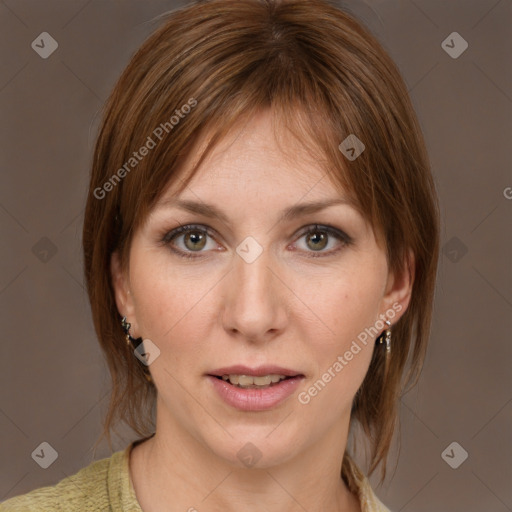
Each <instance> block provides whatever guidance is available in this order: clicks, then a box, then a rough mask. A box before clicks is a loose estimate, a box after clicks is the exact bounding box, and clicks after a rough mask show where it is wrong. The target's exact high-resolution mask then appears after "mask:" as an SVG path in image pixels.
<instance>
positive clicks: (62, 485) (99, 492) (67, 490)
mask: <svg viewBox="0 0 512 512" xmlns="http://www.w3.org/2000/svg"><path fill="white" fill-rule="evenodd" d="M124 454H125V450H123V451H118V452H115V453H114V454H112V455H111V456H110V457H106V458H103V459H101V460H97V461H94V462H92V463H91V464H89V465H88V466H86V467H85V468H82V469H81V470H80V471H78V472H77V473H75V474H74V475H70V476H68V477H66V478H64V479H63V480H61V481H60V482H58V483H57V484H56V485H53V486H46V487H40V488H38V489H35V490H33V491H30V492H28V493H26V494H22V495H20V496H15V497H14V498H10V499H8V500H7V501H4V502H3V503H0V512H22V511H23V512H25V511H27V510H30V511H33V512H46V511H48V512H50V511H51V512H60V511H62V512H64V511H65V512H73V511H77V512H78V511H80V512H93V511H94V512H96V511H100V510H101V511H107V510H110V496H109V478H110V479H111V478H115V469H116V468H119V469H121V468H122V462H123V460H122V459H123V455H124ZM120 476H121V475H120Z"/></svg>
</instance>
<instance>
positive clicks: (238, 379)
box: [222, 374, 286, 388]
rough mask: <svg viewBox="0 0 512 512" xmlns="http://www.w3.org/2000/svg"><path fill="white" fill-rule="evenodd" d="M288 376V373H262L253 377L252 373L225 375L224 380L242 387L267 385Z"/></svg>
mask: <svg viewBox="0 0 512 512" xmlns="http://www.w3.org/2000/svg"><path fill="white" fill-rule="evenodd" d="M285 378H286V375H277V374H271V375H262V376H260V377H253V376H252V375H223V376H222V380H226V381H229V382H230V383H231V384H233V385H235V386H238V387H241V388H254V387H267V386H270V384H275V383H276V382H279V381H280V380H283V379H285Z"/></svg>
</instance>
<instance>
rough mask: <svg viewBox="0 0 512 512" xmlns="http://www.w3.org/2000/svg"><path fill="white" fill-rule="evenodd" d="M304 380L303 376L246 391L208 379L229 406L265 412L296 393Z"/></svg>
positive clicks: (216, 379)
mask: <svg viewBox="0 0 512 512" xmlns="http://www.w3.org/2000/svg"><path fill="white" fill-rule="evenodd" d="M303 378H304V377H303V376H298V377H291V378H289V379H284V380H282V381H280V382H279V383H277V384H274V385H273V386H269V387H268V388H263V389H256V388H249V389H244V388H239V387H238V386H233V384H230V383H229V382H227V381H225V380H222V379H218V378H217V377H213V376H212V375H208V379H209V380H210V382H211V383H212V385H213V387H214V388H215V390H216V391H217V393H218V394H219V395H220V397H221V398H222V399H223V400H224V401H225V402H226V403H227V404H228V405H231V406H232V407H235V408H236V409H240V410H242V411H265V410H267V409H272V408H273V407H276V406H277V405H279V404H280V403H281V402H282V401H283V400H285V399H286V398H288V397H289V396H290V395H291V394H292V393H293V392H294V391H296V389H297V388H298V386H299V384H300V381H301V380H302V379H303Z"/></svg>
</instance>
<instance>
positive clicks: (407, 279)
mask: <svg viewBox="0 0 512 512" xmlns="http://www.w3.org/2000/svg"><path fill="white" fill-rule="evenodd" d="M414 277H415V258H414V253H413V252H412V250H411V249H409V250H408V251H407V255H406V260H405V262H404V265H402V268H401V269H400V271H399V272H398V273H393V272H391V271H389V273H388V279H387V282H386V290H385V293H384V297H383V298H382V304H383V313H384V312H385V311H387V310H388V309H390V308H391V309H393V310H394V311H395V312H396V315H395V316H394V318H393V322H392V323H396V322H398V320H399V319H400V317H401V316H402V315H403V314H404V313H405V311H406V310H407V308H408V306H409V303H410V301H411V295H412V286H413V283H414ZM398 305H400V306H401V307H400V308H399V307H398Z"/></svg>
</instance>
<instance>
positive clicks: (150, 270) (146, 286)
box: [130, 255, 214, 371]
mask: <svg viewBox="0 0 512 512" xmlns="http://www.w3.org/2000/svg"><path fill="white" fill-rule="evenodd" d="M148 260H149V258H148V259H147V260H143V258H142V257H139V258H138V257H137V255H134V256H133V259H132V264H131V269H130V276H131V283H132V289H133V296H134V298H136V299H134V300H135V312H136V317H137V325H138V331H139V333H140V334H139V335H141V336H143V337H144V338H149V339H151V341H153V342H154V343H155V344H156V345H157V346H158V347H159V348H160V349H161V355H162V356H164V357H163V359H164V360H165V361H166V363H169V364H172V365H173V366H176V364H177V363H178V362H180V365H179V368H180V371H182V370H183V371H187V370H188V367H189V365H188V364H187V361H194V360H196V362H197V359H195V358H194V356H195V355H199V354H201V349H202V343H204V340H205V339H206V338H207V336H206V334H207V332H208V329H209V325H210V324H208V319H209V317H210V316H211V313H210V314H208V312H207V310H206V308H207V306H208V297H207V294H208V290H209V289H210V288H211V285H209V286H206V285H205V281H204V279H205V278H204V276H202V277H199V275H198V272H197V271H196V272H195V275H194V273H193V272H192V271H191V272H189V273H184V272H183V271H182V272H177V271H176V270H175V267H174V268H173V266H172V265H169V264H168V263H167V264H166V262H165V261H162V258H161V257H159V258H153V259H152V261H151V264H147V261H148ZM144 261H145V262H144ZM210 293H214V290H210ZM201 340H203V342H202V341H201ZM185 353H186V354H187V355H189V356H191V357H190V358H183V357H181V356H183V355H184V354H185ZM173 371H175V368H174V369H173Z"/></svg>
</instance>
